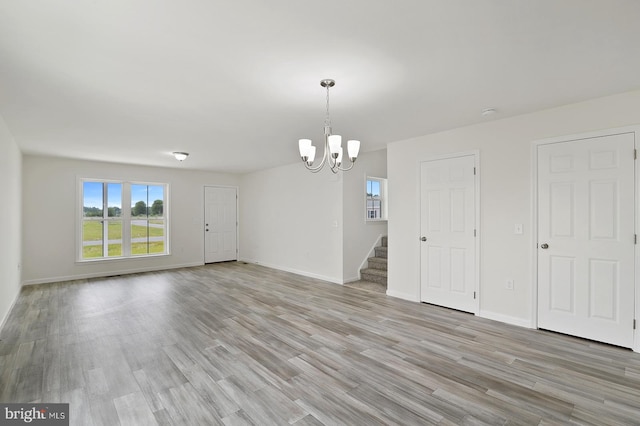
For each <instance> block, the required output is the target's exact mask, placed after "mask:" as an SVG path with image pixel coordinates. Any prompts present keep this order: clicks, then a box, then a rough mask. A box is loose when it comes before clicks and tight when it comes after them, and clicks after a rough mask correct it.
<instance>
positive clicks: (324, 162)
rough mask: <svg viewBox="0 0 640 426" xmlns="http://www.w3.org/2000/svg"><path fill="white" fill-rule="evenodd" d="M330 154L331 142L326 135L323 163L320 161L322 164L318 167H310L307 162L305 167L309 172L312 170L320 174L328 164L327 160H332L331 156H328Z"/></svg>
mask: <svg viewBox="0 0 640 426" xmlns="http://www.w3.org/2000/svg"><path fill="white" fill-rule="evenodd" d="M328 152H329V140H328V139H327V136H326V135H325V137H324V153H323V154H322V161H320V163H319V164H318V165H317V166H309V165H308V164H307V162H306V161H303V164H304V166H305V167H306V168H307V170H310V171H311V172H313V173H317V172H319V171H320V170H322V168H323V167H324V165H325V164H326V163H327V158H330V156H329V155H327V154H328Z"/></svg>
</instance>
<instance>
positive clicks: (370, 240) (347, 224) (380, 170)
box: [342, 149, 387, 282]
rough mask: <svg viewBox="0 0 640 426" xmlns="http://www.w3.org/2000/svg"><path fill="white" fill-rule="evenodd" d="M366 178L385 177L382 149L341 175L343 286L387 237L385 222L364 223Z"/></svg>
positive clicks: (363, 156) (367, 154)
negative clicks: (382, 238)
mask: <svg viewBox="0 0 640 426" xmlns="http://www.w3.org/2000/svg"><path fill="white" fill-rule="evenodd" d="M366 176H373V177H380V178H386V177H387V150H386V149H381V150H378V151H372V152H364V153H361V154H360V155H359V156H358V160H357V161H356V165H355V166H354V167H353V169H352V170H350V171H349V172H346V173H344V174H343V205H344V210H343V219H342V221H343V223H344V231H343V235H344V249H343V252H344V257H343V282H350V281H355V280H357V279H358V278H359V274H360V266H361V265H362V262H363V260H365V259H366V258H367V257H368V255H369V252H370V251H371V247H373V246H374V245H375V243H376V242H377V240H378V237H379V236H382V235H387V222H386V221H383V222H367V221H365V209H366V201H365V179H366Z"/></svg>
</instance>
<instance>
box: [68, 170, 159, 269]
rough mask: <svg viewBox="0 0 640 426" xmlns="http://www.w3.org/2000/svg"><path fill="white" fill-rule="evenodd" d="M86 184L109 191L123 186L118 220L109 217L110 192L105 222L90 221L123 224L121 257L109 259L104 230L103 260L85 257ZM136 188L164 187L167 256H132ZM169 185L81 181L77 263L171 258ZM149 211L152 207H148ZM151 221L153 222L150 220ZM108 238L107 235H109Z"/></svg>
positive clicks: (80, 178) (104, 204)
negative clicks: (97, 185)
mask: <svg viewBox="0 0 640 426" xmlns="http://www.w3.org/2000/svg"><path fill="white" fill-rule="evenodd" d="M85 182H96V183H101V184H103V185H104V187H105V188H108V185H109V184H121V185H122V188H121V200H120V205H121V214H120V216H118V217H111V218H110V217H109V212H108V204H109V197H108V190H107V192H106V193H105V192H103V196H102V198H103V204H102V210H103V211H102V218H100V219H97V218H96V219H89V221H101V222H104V221H105V220H106V221H114V220H119V221H121V222H122V226H121V227H122V235H121V238H122V251H121V255H120V256H108V242H107V243H105V242H104V241H105V238H106V241H108V227H105V228H103V255H102V256H100V257H90V258H84V257H83V254H84V253H83V247H84V244H83V242H84V241H83V227H84V223H85V222H86V221H87V218H85V216H84V201H85V200H84V183H85ZM133 185H145V186H160V187H162V188H163V189H162V194H163V200H162V203H163V205H162V217H163V220H164V235H163V236H164V252H162V253H146V254H132V253H131V247H132V241H131V221H132V217H133V216H132V214H131V209H132V207H131V206H129V204H131V201H132V198H131V197H132V196H131V187H132V186H133ZM169 204H170V203H169V184H168V183H165V182H147V181H134V180H118V179H100V178H86V177H77V200H76V208H77V211H78V215H77V223H76V262H77V263H87V262H105V261H106V262H110V261H117V260H130V259H145V258H149V257H158V256H169V255H171V244H170V226H169V225H170V221H169ZM147 207H148V208H149V207H150V206H147ZM147 220H149V219H147ZM105 234H106V235H105ZM105 247H106V248H107V256H105V255H104V248H105Z"/></svg>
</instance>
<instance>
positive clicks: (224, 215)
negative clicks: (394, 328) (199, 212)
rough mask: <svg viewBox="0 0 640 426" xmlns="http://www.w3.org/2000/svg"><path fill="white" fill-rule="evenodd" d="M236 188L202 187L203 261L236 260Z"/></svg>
mask: <svg viewBox="0 0 640 426" xmlns="http://www.w3.org/2000/svg"><path fill="white" fill-rule="evenodd" d="M237 205H238V204H237V191H236V188H224V187H217V186H205V188H204V224H205V226H204V251H205V253H204V262H205V263H212V262H224V261H227V260H237V258H238V254H237V247H238V242H237V232H236V229H237Z"/></svg>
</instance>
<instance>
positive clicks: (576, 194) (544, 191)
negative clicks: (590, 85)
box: [537, 133, 635, 347]
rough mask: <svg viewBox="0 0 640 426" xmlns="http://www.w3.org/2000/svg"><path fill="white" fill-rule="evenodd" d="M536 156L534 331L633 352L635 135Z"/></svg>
mask: <svg viewBox="0 0 640 426" xmlns="http://www.w3.org/2000/svg"><path fill="white" fill-rule="evenodd" d="M537 150H538V327H539V328H545V329H548V330H553V331H558V332H562V333H566V334H571V335H574V336H579V337H584V338H588V339H592V340H597V341H600V342H606V343H611V344H615V345H619V346H624V347H632V346H633V317H634V294H635V292H634V288H635V282H634V251H635V245H634V238H635V235H634V232H635V231H634V229H635V227H634V220H635V207H634V206H635V201H634V199H635V196H634V194H635V184H634V174H635V172H634V135H633V133H626V134H620V135H611V136H603V137H597V138H589V139H582V140H577V141H569V142H562V143H554V144H547V145H540V146H538V148H537Z"/></svg>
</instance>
